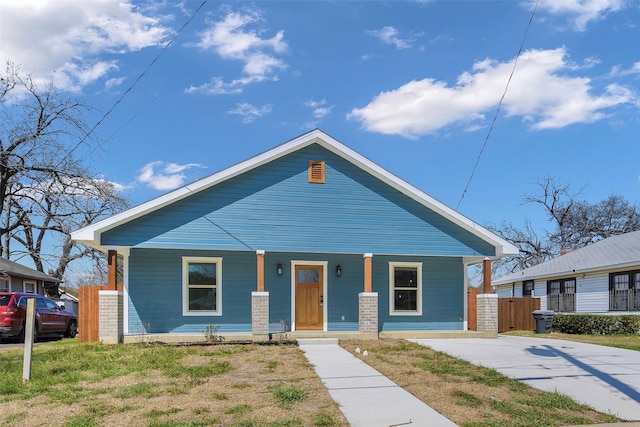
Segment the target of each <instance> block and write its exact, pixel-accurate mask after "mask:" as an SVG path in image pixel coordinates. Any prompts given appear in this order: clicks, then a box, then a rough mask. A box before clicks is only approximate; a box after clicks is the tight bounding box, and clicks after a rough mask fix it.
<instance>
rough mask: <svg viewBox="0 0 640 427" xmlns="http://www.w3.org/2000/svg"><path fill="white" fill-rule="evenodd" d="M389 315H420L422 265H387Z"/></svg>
mask: <svg viewBox="0 0 640 427" xmlns="http://www.w3.org/2000/svg"><path fill="white" fill-rule="evenodd" d="M389 314H391V315H392V316H419V315H421V314H422V263H421V262H390V263H389Z"/></svg>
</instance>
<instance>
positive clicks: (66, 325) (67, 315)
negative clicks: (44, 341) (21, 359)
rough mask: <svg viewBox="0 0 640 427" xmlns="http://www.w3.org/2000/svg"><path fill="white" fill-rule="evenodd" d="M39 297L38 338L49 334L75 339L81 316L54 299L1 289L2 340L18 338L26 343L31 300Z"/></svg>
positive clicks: (35, 333) (0, 323)
mask: <svg viewBox="0 0 640 427" xmlns="http://www.w3.org/2000/svg"><path fill="white" fill-rule="evenodd" d="M31 298H33V299H35V300H36V307H35V308H36V323H35V325H34V335H35V336H34V339H36V340H37V339H38V337H42V336H47V335H63V336H64V337H68V338H73V337H75V336H76V334H77V333H78V317H77V316H76V315H75V314H73V313H71V312H70V311H66V310H65V309H64V307H60V306H59V305H58V304H56V303H55V301H53V300H52V299H50V298H47V297H44V296H42V295H36V294H26V293H20V292H0V339H2V338H8V337H16V338H17V339H18V341H19V342H24V331H25V324H26V322H25V319H26V317H27V300H29V299H31Z"/></svg>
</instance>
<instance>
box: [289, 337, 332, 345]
mask: <svg viewBox="0 0 640 427" xmlns="http://www.w3.org/2000/svg"><path fill="white" fill-rule="evenodd" d="M296 341H297V342H298V345H314V344H316V345H317V344H320V345H322V344H325V345H327V344H338V338H298V339H297V340H296Z"/></svg>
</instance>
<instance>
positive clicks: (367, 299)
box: [358, 292, 378, 339]
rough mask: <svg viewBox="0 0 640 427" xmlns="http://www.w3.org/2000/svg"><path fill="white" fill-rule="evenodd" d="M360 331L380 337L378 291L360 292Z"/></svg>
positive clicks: (372, 336)
mask: <svg viewBox="0 0 640 427" xmlns="http://www.w3.org/2000/svg"><path fill="white" fill-rule="evenodd" d="M358 302H359V309H358V331H359V332H360V333H361V334H365V335H370V336H371V338H375V339H377V338H378V293H377V292H361V293H360V294H358Z"/></svg>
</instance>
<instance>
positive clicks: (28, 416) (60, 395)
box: [0, 339, 348, 427]
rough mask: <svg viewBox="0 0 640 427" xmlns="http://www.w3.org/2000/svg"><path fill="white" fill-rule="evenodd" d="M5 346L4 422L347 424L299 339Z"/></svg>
mask: <svg viewBox="0 0 640 427" xmlns="http://www.w3.org/2000/svg"><path fill="white" fill-rule="evenodd" d="M22 364H23V353H22V349H21V348H18V349H7V350H2V351H0V378H1V380H0V425H2V426H25V425H38V426H66V427H73V426H82V427H90V426H152V427H163V426H167V427H168V426H178V427H180V426H184V427H187V426H188V427H195V426H230V427H254V426H269V427H278V426H345V425H348V423H347V421H346V419H345V418H344V415H343V414H342V413H341V412H340V410H339V408H338V407H337V406H336V405H335V403H334V402H333V400H332V399H331V397H330V396H329V393H328V392H327V390H326V389H325V387H324V386H323V385H322V383H321V382H320V379H319V378H318V377H317V376H316V374H315V372H314V370H313V367H312V366H311V365H309V363H308V362H307V360H306V358H305V357H304V355H303V353H302V352H301V351H300V349H299V348H298V347H297V346H295V345H268V346H267V345H254V344H244V345H240V344H218V345H191V346H168V345H160V344H153V343H146V344H131V345H113V346H107V345H102V344H99V343H89V344H79V343H78V342H77V340H76V339H73V340H62V341H58V342H51V343H39V344H37V345H36V346H34V350H33V369H32V375H31V380H30V381H28V382H26V383H23V381H22Z"/></svg>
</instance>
